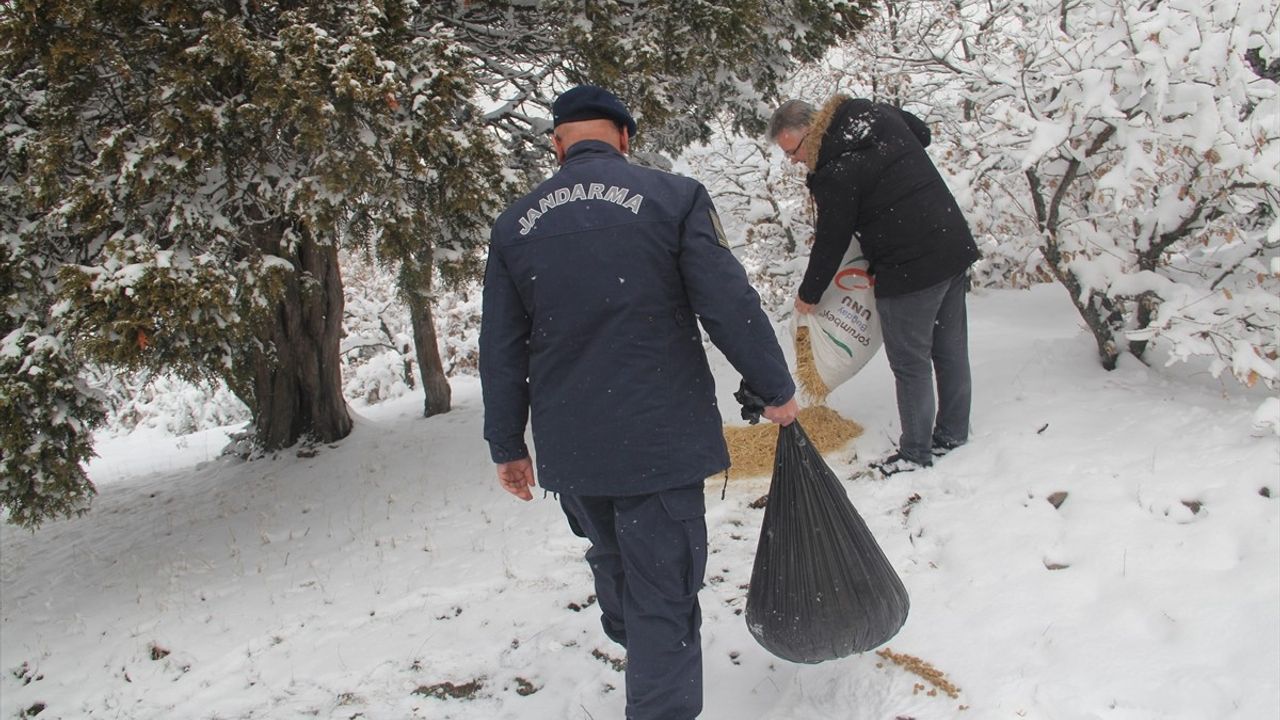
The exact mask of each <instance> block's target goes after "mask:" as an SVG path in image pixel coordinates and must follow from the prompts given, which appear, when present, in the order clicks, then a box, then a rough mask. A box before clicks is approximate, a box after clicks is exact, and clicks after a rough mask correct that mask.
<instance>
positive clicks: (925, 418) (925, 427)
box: [769, 95, 978, 475]
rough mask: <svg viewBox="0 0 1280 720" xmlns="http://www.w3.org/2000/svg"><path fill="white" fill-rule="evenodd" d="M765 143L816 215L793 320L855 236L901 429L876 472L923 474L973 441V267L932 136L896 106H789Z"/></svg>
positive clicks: (810, 303)
mask: <svg viewBox="0 0 1280 720" xmlns="http://www.w3.org/2000/svg"><path fill="white" fill-rule="evenodd" d="M769 138H770V140H772V141H773V142H775V143H776V144H777V145H778V147H779V148H781V149H782V151H783V152H784V153H786V155H787V157H788V159H790V160H791V161H792V162H796V163H803V164H805V165H806V166H807V167H808V169H809V175H808V186H809V192H810V193H812V195H813V198H814V202H815V203H816V205H817V209H818V217H817V222H816V224H815V228H814V240H813V248H812V249H811V250H810V252H809V265H808V268H807V269H806V270H805V274H804V280H803V281H802V282H801V284H800V289H799V291H798V292H797V297H796V300H795V306H796V310H797V312H801V313H809V312H813V308H814V306H815V305H816V304H817V303H818V301H819V300H821V299H822V294H823V292H824V291H825V290H826V289H827V287H828V286H829V285H830V284H831V280H832V277H833V276H834V275H835V273H836V271H837V270H838V268H839V265H840V261H841V259H842V258H843V257H844V254H845V252H846V251H847V250H848V249H849V241H850V239H851V238H852V237H853V236H854V235H855V234H856V235H857V237H858V241H859V243H860V244H861V247H862V253H863V255H864V256H866V258H867V260H868V262H869V263H870V272H871V275H872V278H873V282H874V283H875V296H876V308H877V312H878V315H879V317H880V328H881V333H882V335H883V337H884V348H885V354H886V355H887V356H888V358H889V367H890V368H891V369H892V371H893V375H894V380H895V383H896V387H897V398H898V416H899V419H900V421H901V424H902V436H901V438H900V440H899V443H898V451H897V452H895V453H893V454H891V455H889V456H888V457H887V458H884V459H883V460H881V461H879V462H876V463H873V464H872V465H873V466H874V467H876V468H877V469H879V470H880V471H881V472H882V473H883V474H884V475H891V474H893V473H896V472H902V471H907V470H915V469H917V468H920V467H928V466H930V465H932V464H933V457H934V456H937V455H941V454H943V453H945V452H947V451H948V450H951V449H952V448H955V447H957V446H958V445H960V444H962V443H964V442H965V441H966V440H967V439H968V437H969V405H970V397H971V394H972V383H971V380H970V375H969V350H968V326H967V318H966V310H965V291H966V288H967V285H968V279H967V271H968V268H969V266H970V265H972V264H973V262H974V261H975V260H976V259H977V258H978V249H977V246H976V245H975V243H974V241H973V235H972V234H971V233H970V232H969V226H968V224H967V223H966V222H965V219H964V216H963V215H962V214H961V212H960V208H959V206H958V205H957V204H956V201H955V198H954V197H953V196H952V194H951V191H950V190H948V189H947V186H946V184H945V183H944V182H943V180H942V176H941V175H940V174H939V173H938V170H937V168H936V167H934V165H933V161H932V160H930V158H929V156H928V154H927V153H925V150H924V148H925V147H926V146H927V145H928V144H929V139H930V134H929V128H928V126H926V125H925V124H924V123H923V122H922V121H921V120H920V119H919V118H917V117H916V116H915V115H912V114H911V113H909V112H905V111H903V110H900V109H898V108H895V107H893V106H891V105H886V104H884V103H875V102H872V101H870V100H864V99H852V98H849V97H845V96H842V95H837V96H836V97H833V98H832V99H831V100H830V101H829V102H828V103H827V104H826V106H825V107H823V108H822V110H821V111H815V110H814V108H813V106H811V105H809V104H808V103H806V102H804V101H802V100H791V101H789V102H787V103H785V104H783V105H782V106H781V107H779V108H778V110H777V112H775V113H774V115H773V119H772V121H771V122H770V125H769ZM935 372H936V375H937V390H938V392H937V396H936V399H935V395H934V374H935ZM935 410H936V414H935Z"/></svg>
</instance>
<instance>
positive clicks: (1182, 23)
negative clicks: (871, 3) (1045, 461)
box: [839, 0, 1280, 387]
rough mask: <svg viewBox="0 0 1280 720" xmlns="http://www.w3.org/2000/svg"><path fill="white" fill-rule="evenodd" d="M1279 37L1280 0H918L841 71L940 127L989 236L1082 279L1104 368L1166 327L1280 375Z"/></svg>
mask: <svg viewBox="0 0 1280 720" xmlns="http://www.w3.org/2000/svg"><path fill="white" fill-rule="evenodd" d="M1278 51H1280V33H1278V32H1277V6H1276V3H1275V2H1274V0H1215V2H1212V3H1205V2H1201V1H1200V0H1073V1H1070V2H1068V1H1067V0H997V1H995V2H992V1H990V0H981V1H979V0H908V1H904V2H899V3H893V8H892V12H890V13H885V14H882V15H881V16H880V17H879V18H878V19H877V21H876V22H875V23H874V24H873V25H872V26H871V27H869V28H868V31H867V32H865V33H863V34H861V35H860V36H859V37H858V38H857V39H856V40H855V42H854V43H853V44H852V45H851V47H850V48H848V50H847V51H846V52H844V53H842V55H841V57H842V62H841V63H840V69H841V72H840V73H839V79H840V80H841V81H842V82H844V83H846V84H848V85H852V86H853V89H854V90H855V91H860V92H862V93H869V94H875V95H877V96H878V98H879V99H885V100H890V101H897V102H903V103H905V104H907V106H908V107H910V108H912V109H915V110H917V111H919V114H922V115H924V116H925V117H926V118H927V119H928V120H929V121H930V122H931V123H932V124H933V125H934V127H935V134H934V137H935V143H936V144H935V147H934V148H933V149H932V152H933V153H934V156H935V157H936V158H938V159H939V160H940V162H941V163H942V164H943V165H944V167H945V168H946V169H947V170H948V171H949V173H950V175H951V178H952V180H953V185H955V186H958V187H957V193H958V195H960V196H961V199H962V201H963V202H964V204H965V206H966V210H967V211H968V212H969V213H970V219H971V221H973V222H974V225H975V228H976V229H977V230H978V231H979V234H981V235H983V236H984V237H985V238H986V239H987V240H988V241H993V244H994V245H995V247H997V248H998V251H997V253H998V255H999V256H1000V257H1001V258H1002V259H1003V261H1004V263H1003V267H1004V268H1005V269H1006V270H1007V271H1009V272H1022V273H1029V274H1032V275H1034V274H1036V273H1037V272H1039V271H1043V272H1045V273H1047V274H1048V275H1051V276H1052V277H1054V278H1055V279H1056V280H1058V281H1059V282H1061V283H1062V284H1063V285H1064V286H1065V287H1066V288H1067V289H1068V291H1069V292H1070V294H1071V298H1072V301H1073V302H1074V303H1075V305H1076V307H1077V309H1078V310H1079V312H1080V314H1081V317H1082V318H1083V319H1084V321H1085V323H1086V324H1087V326H1088V327H1089V329H1090V330H1091V331H1092V333H1093V335H1094V337H1095V339H1096V341H1097V346H1098V352H1099V355H1100V358H1101V360H1102V363H1103V365H1104V366H1105V367H1108V368H1111V367H1114V366H1115V363H1116V360H1117V357H1118V355H1119V354H1120V353H1121V352H1124V351H1126V350H1128V351H1130V352H1133V353H1134V354H1136V355H1138V356H1139V357H1143V356H1144V355H1147V354H1148V343H1150V342H1151V341H1153V340H1157V339H1158V340H1159V341H1160V342H1161V344H1162V345H1163V346H1164V347H1165V348H1166V349H1167V351H1168V353H1169V357H1170V358H1171V359H1189V358H1191V357H1195V356H1203V357H1207V358H1208V359H1209V361H1210V362H1211V365H1212V370H1213V371H1214V372H1215V373H1218V372H1222V371H1224V370H1225V371H1229V372H1231V373H1232V374H1233V375H1234V376H1235V377H1237V378H1238V379H1239V380H1240V381H1241V382H1244V383H1246V384H1250V385H1252V384H1254V383H1255V382H1258V381H1263V382H1266V383H1268V384H1270V385H1272V386H1273V387H1274V386H1280V374H1278V373H1277V365H1276V357H1277V351H1278V350H1280V347H1278V345H1277V343H1278V342H1280V337H1278V332H1280V298H1278V297H1277V294H1278V291H1280V273H1278V272H1277V271H1278V270H1280V267H1276V265H1277V263H1278V262H1280V260H1277V257H1278V256H1280V189H1278V188H1277V183H1278V182H1280V94H1278V93H1277V85H1276V82H1275V69H1276V67H1277V61H1278V60H1280V52H1278ZM1031 250H1036V251H1038V253H1037V254H1038V257H1036V256H1034V255H1033V254H1032V253H1031V252H1029V251H1031Z"/></svg>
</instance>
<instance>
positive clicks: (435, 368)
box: [400, 247, 453, 417]
mask: <svg viewBox="0 0 1280 720" xmlns="http://www.w3.org/2000/svg"><path fill="white" fill-rule="evenodd" d="M431 272H432V252H431V248H430V247H426V248H424V249H423V250H421V251H419V252H418V253H417V256H416V257H415V258H414V260H413V262H412V263H408V262H406V263H405V264H404V266H403V267H402V269H401V272H400V287H401V289H402V290H403V291H404V297H405V304H406V305H408V306H409V322H410V323H412V325H413V344H414V349H415V350H416V351H417V355H418V368H419V371H420V372H421V373H422V390H423V392H424V393H425V394H426V399H425V400H424V401H423V404H422V416H423V417H431V416H432V415H440V414H442V413H447V412H449V410H450V409H451V408H452V407H453V404H452V403H453V390H452V388H450V387H449V378H448V377H446V376H445V374H444V363H443V362H442V361H441V359H440V347H439V340H438V338H437V337H436V323H435V318H434V316H433V314H432V312H431Z"/></svg>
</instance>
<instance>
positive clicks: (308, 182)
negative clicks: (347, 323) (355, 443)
mask: <svg viewBox="0 0 1280 720" xmlns="http://www.w3.org/2000/svg"><path fill="white" fill-rule="evenodd" d="M416 11H417V6H416V4H415V3H412V2H372V1H367V2H347V3H332V4H330V3H288V2H280V3H274V2H255V3H221V2H176V1H175V2H166V1H161V0H134V1H123V2H87V1H84V0H66V1H64V2H15V3H12V5H11V6H8V7H6V8H4V9H3V13H4V14H3V16H2V21H0V38H2V41H0V42H2V44H3V48H4V50H3V54H2V55H0V64H2V65H3V67H4V85H3V91H4V95H3V97H2V98H0V103H3V105H2V106H0V107H3V109H4V112H5V118H4V121H5V125H4V127H5V130H4V133H5V143H6V151H7V152H6V155H5V159H4V162H3V170H2V172H3V175H2V177H3V179H4V186H3V189H2V190H0V193H2V195H0V197H2V198H3V203H4V206H3V210H4V220H3V222H4V223H5V225H4V251H3V252H4V254H5V259H6V260H8V259H14V260H16V262H15V263H8V262H7V263H6V265H5V268H6V272H5V273H4V280H5V282H4V288H3V290H4V291H5V293H6V297H17V298H20V299H21V301H22V302H20V303H15V302H6V305H5V308H6V310H5V312H6V315H5V327H4V328H3V330H4V331H5V340H4V345H3V348H4V358H3V362H4V363H5V370H6V372H5V376H4V381H3V382H4V395H3V399H4V401H5V406H4V412H5V418H6V420H7V419H9V418H13V421H12V422H6V424H5V433H6V435H5V443H4V448H5V451H4V455H3V456H2V457H0V472H2V473H3V477H4V483H5V484H4V488H5V492H4V496H3V500H4V504H5V507H6V508H7V509H8V510H9V512H10V515H11V518H12V519H15V520H17V521H19V522H24V523H29V524H34V523H37V522H39V521H40V520H41V519H43V518H45V517H48V516H51V515H55V514H60V513H63V512H65V511H66V510H67V509H68V506H67V501H68V499H83V498H84V497H87V495H88V494H90V493H91V492H92V486H91V485H90V484H89V482H88V480H87V478H85V477H84V474H83V471H82V470H81V469H80V467H79V462H80V461H81V460H83V459H84V458H85V457H87V456H88V454H89V453H90V452H91V450H90V449H89V438H88V435H87V431H88V428H89V427H91V425H92V423H93V422H94V421H95V420H96V419H97V418H98V417H100V408H97V407H96V406H95V404H94V401H93V400H92V398H89V397H88V396H87V395H86V393H85V392H84V389H83V388H82V387H80V386H78V385H77V384H76V382H75V378H76V377H77V371H78V369H79V368H80V367H81V365H82V364H83V363H84V362H86V361H88V360H96V361H101V362H108V363H111V364H112V365H114V366H116V367H120V368H123V369H148V370H154V371H156V372H159V371H162V370H168V371H172V372H177V373H179V374H180V375H182V376H184V377H187V378H189V379H195V380H200V379H208V378H216V379H220V380H222V381H224V382H226V384H227V385H228V386H229V387H230V388H231V389H232V390H233V391H234V392H235V393H236V394H237V395H238V396H239V397H240V398H241V399H242V400H244V402H245V403H246V405H248V406H249V408H250V409H251V411H252V413H253V418H254V428H255V435H256V438H257V441H258V443H259V445H260V446H261V447H263V448H267V449H271V448H280V447H285V446H288V445H290V444H292V443H294V442H296V441H297V440H298V439H299V438H302V437H304V436H310V437H312V438H314V439H315V440H317V441H329V440H335V439H338V438H341V437H343V436H345V435H346V433H347V432H349V430H350V427H351V420H350V417H349V415H348V413H347V409H346V404H345V401H344V399H343V397H342V393H341V388H340V384H339V366H338V362H339V355H338V348H339V338H340V333H341V329H342V328H341V322H342V316H343V313H342V286H341V280H340V272H339V267H338V263H337V246H338V244H339V243H340V242H351V243H366V244H371V245H373V246H374V247H376V249H377V252H378V253H379V254H381V255H383V256H386V257H390V258H400V257H401V256H403V255H405V254H407V253H408V252H409V250H408V249H409V248H412V250H413V251H414V252H421V247H422V246H423V245H425V244H428V243H430V242H432V241H433V240H434V239H436V238H438V237H441V232H440V231H441V228H451V227H453V228H457V227H466V226H467V225H468V223H469V225H470V226H478V225H480V224H482V223H483V222H484V221H485V219H486V218H487V215H488V213H489V212H490V211H491V207H492V197H493V194H492V188H493V183H492V181H491V178H493V177H496V176H498V175H499V173H500V167H499V163H498V158H499V156H498V155H497V154H496V153H495V152H494V151H493V148H492V143H491V138H490V136H489V135H487V134H486V133H485V131H484V129H483V127H482V126H481V125H479V124H477V123H472V122H468V121H467V120H468V117H469V116H470V115H473V114H474V110H473V109H472V108H471V106H470V98H471V97H472V95H473V94H474V87H473V85H472V84H471V83H470V79H469V74H468V73H467V72H466V62H465V59H464V57H463V56H462V55H460V54H459V53H457V52H456V44H455V43H454V42H453V41H452V39H451V38H450V37H449V35H448V33H441V34H440V35H439V36H436V35H433V34H432V33H431V32H430V30H431V29H430V28H428V29H427V31H424V30H423V28H422V27H420V26H419V25H418V23H417V16H415V15H414V12H416ZM442 217H445V218H447V221H442V219H441V218H442ZM479 237H482V236H480V235H476V240H475V241H477V242H478V239H479ZM449 239H450V240H452V241H454V242H456V241H459V240H460V239H466V238H465V235H463V234H461V233H455V234H454V235H452V236H450V238H449ZM33 367H34V368H37V370H36V372H38V373H41V374H42V375H45V376H47V378H44V377H40V376H37V375H36V373H35V372H33V371H32V370H31V368H33ZM55 381H56V382H55ZM48 417H55V418H58V419H59V420H60V422H61V426H62V427H65V428H66V430H65V432H64V433H63V436H62V437H51V436H49V435H48V434H47V433H45V432H44V431H43V427H42V426H47V425H49V424H50V421H49V420H48V419H47V418H48ZM36 423H39V424H36ZM55 425H56V423H55ZM28 438H37V439H38V440H39V444H40V447H38V448H33V447H31V444H32V443H31V442H28ZM54 456H56V457H59V458H62V462H61V464H55V463H52V462H50V461H49V460H48V458H49V457H54ZM50 478H53V479H52V480H51V479H50ZM33 488H34V489H33ZM72 488H74V489H75V491H74V492H72V491H71V489H72Z"/></svg>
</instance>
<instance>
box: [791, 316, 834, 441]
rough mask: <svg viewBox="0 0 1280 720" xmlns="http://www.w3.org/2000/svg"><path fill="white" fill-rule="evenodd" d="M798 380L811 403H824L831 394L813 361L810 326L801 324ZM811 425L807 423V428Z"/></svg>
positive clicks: (798, 346)
mask: <svg viewBox="0 0 1280 720" xmlns="http://www.w3.org/2000/svg"><path fill="white" fill-rule="evenodd" d="M796 382H798V383H799V384H800V392H802V393H804V396H805V398H806V399H808V400H809V404H810V405H819V406H820V405H822V404H823V403H825V402H826V401H827V396H828V395H830V394H831V389H830V388H828V387H827V384H826V383H824V382H823V381H822V376H821V375H819V374H818V366H817V364H815V363H814V361H813V343H812V342H811V341H810V340H809V328H808V327H807V326H805V325H801V326H800V327H798V328H796ZM808 427H809V424H808V423H805V428H806V429H807V428H808Z"/></svg>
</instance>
